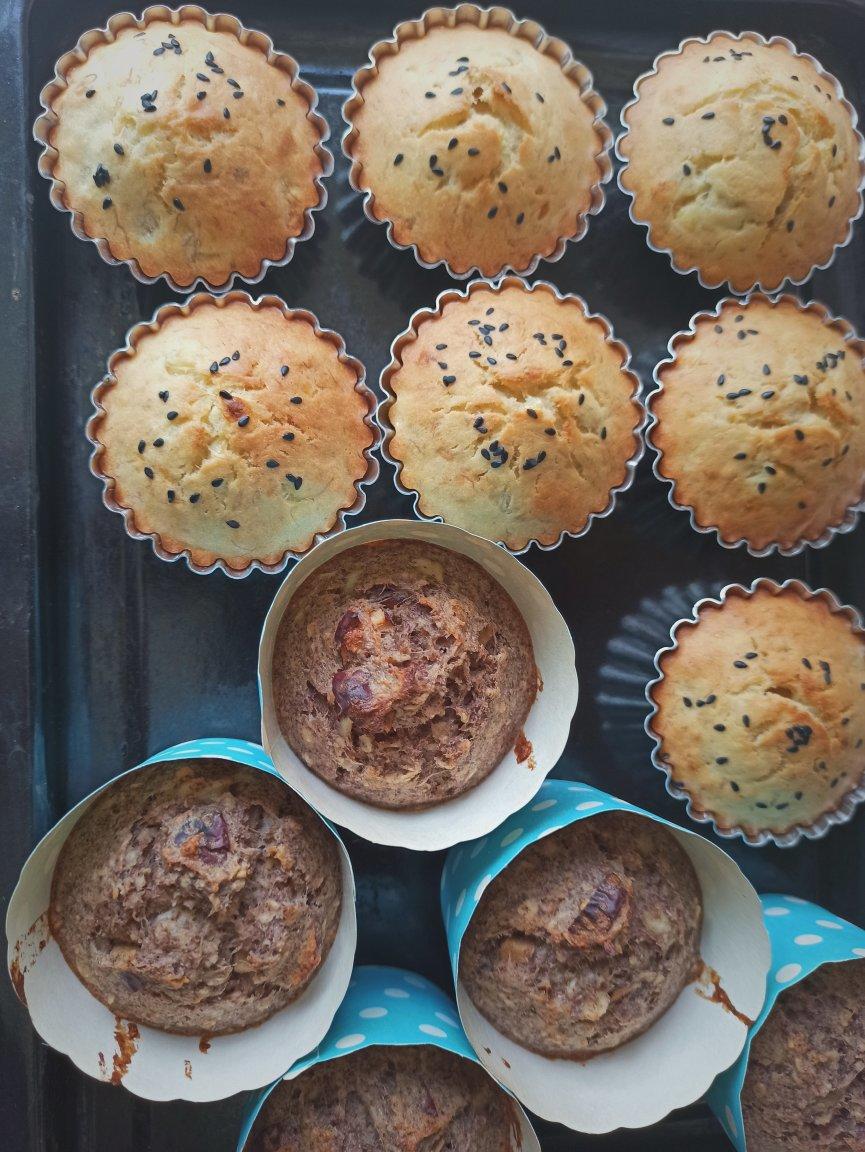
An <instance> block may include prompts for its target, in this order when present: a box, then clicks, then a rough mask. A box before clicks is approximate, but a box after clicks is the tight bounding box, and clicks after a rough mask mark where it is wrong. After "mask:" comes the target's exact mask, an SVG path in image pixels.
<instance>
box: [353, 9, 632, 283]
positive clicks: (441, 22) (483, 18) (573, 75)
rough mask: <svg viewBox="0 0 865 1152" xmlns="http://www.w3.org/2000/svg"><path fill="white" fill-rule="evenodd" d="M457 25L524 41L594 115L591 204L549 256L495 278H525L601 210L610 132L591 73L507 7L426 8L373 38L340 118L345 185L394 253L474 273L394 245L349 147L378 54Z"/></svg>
mask: <svg viewBox="0 0 865 1152" xmlns="http://www.w3.org/2000/svg"><path fill="white" fill-rule="evenodd" d="M457 24H473V25H475V27H477V28H481V29H483V28H498V29H500V30H502V31H504V32H507V33H508V34H509V35H511V36H517V37H519V38H520V39H522V40H528V42H529V43H530V44H532V45H533V46H534V47H535V48H536V49H537V50H538V51H539V52H542V53H543V54H544V55H546V56H551V57H552V58H553V59H554V60H555V61H556V63H558V64H559V66H560V67H561V69H562V71H563V72H564V73H565V75H566V76H567V77H568V78H569V79H570V80H573V81H574V82H575V83H576V84H577V85H578V87H579V89H580V96H581V98H582V100H583V103H584V104H586V105H588V107H589V108H590V109H591V110H592V112H593V113H594V122H593V126H594V129H595V131H596V132H597V133H598V135H599V136H600V137H601V141H602V143H601V150H600V152H598V153H597V154H596V156H595V160H596V161H597V164H598V167H599V169H600V177H599V178H598V180H597V181H596V182H595V183H594V184H593V185H592V187H591V202H590V204H589V207H588V208H587V209H586V210H585V211H584V212H581V213H580V214H579V215H578V217H577V220H576V227H575V229H574V231H573V233H571V235H570V236H562V237H559V239H558V241H557V243H556V245H555V247H554V248H553V249H552V250H551V251H550V252H549V253H542V252H539V253H536V254H535V255H534V256H533V257H532V258H531V260H530V261H529V263H528V264H527V265H526V266H525V267H524V268H513V267H512V266H511V265H510V264H505V265H504V266H503V267H502V268H500V269H499V272H498V273H497V275H502V274H503V273H506V272H509V271H513V272H515V273H516V274H517V275H519V276H531V275H532V273H533V272H534V271H535V270H536V268H537V266H538V264H539V263H540V262H541V260H548V261H549V262H550V263H554V262H555V261H557V260H561V258H562V256H564V254H565V251H566V249H567V245H568V242H569V241H570V242H573V243H576V242H577V241H578V240H582V238H583V237H584V236H585V234H586V232H587V230H588V227H589V220H588V218H589V217H590V216H597V214H598V213H599V212H600V211H601V209H602V208H603V206H604V200H605V196H604V185H605V184H607V183H609V181H610V180H611V179H612V175H613V163H612V160H611V157H610V154H611V152H612V148H613V133H612V131H611V130H610V127H609V125H608V124H607V123H606V121H605V120H604V117H605V116H606V114H607V105H606V103H605V102H604V100H603V98H602V97H601V96H600V94H599V93H598V92H597V91H596V90H595V88H594V78H593V76H592V74H591V72H590V71H589V70H588V68H586V66H585V65H584V64H582V63H581V62H580V61H579V60H577V59H576V57H575V56H574V54H573V52H572V51H571V49H570V48H569V47H568V45H567V44H566V43H565V42H564V41H563V40H559V39H558V38H556V37H553V36H550V35H548V33H547V32H546V30H545V29H544V28H543V27H542V26H541V25H540V24H539V23H538V22H537V21H536V20H519V19H518V18H517V17H516V15H515V14H514V13H513V12H512V11H511V10H510V8H503V7H499V6H496V7H492V8H480V7H478V6H477V5H475V4H460V5H458V6H457V7H456V8H428V9H427V10H426V11H425V12H424V14H423V15H422V16H421V17H420V19H419V20H404V21H402V22H401V23H399V24H397V25H396V26H395V27H394V29H393V32H392V33H391V36H390V39H388V40H379V41H378V42H377V43H375V44H373V45H372V47H371V48H370V50H369V64H367V65H364V67H362V68H360V69H358V71H357V72H355V74H354V76H353V77H352V82H351V90H352V94H351V96H349V98H348V99H347V100H346V102H345V103H344V104H343V106H342V119H343V122H344V124H345V126H346V130H345V132H344V133H343V137H342V150H343V153H344V154H345V156H346V159H347V160H348V161H349V163H350V164H351V168H350V171H349V176H348V181H349V184H350V185H351V187H352V188H353V189H354V191H355V192H360V193H362V194H363V211H364V215H365V216H366V218H367V219H368V220H370V221H372V223H373V224H384V225H386V229H387V239H388V243H389V244H390V245H391V246H392V247H393V248H396V249H398V250H399V251H406V250H407V249H410V250H411V252H412V253H413V255H414V258H415V260H416V261H417V262H418V264H420V266H421V268H438V267H440V266H443V267H444V268H445V269H446V270H447V272H448V274H449V275H450V276H452V277H453V278H454V279H455V280H468V279H470V278H471V277H473V276H476V275H478V274H479V273H480V269H479V268H477V267H471V268H469V269H468V270H467V271H465V272H455V271H454V269H453V268H451V266H450V264H449V263H448V261H447V259H446V258H445V257H442V258H441V259H440V260H433V261H428V260H424V259H423V258H422V257H421V255H420V252H419V251H418V246H417V244H416V243H411V244H400V243H399V241H397V240H396V239H395V238H394V234H393V221H392V220H390V219H381V218H379V217H378V216H376V215H375V213H374V207H375V194H374V193H373V190H372V189H371V188H367V187H366V186H365V185H364V184H363V182H362V165H361V164H360V161H359V160H357V159H355V158H354V156H353V155H352V148H353V145H354V142H355V140H356V139H357V137H358V131H357V129H356V128H355V126H354V122H353V119H352V117H353V116H354V114H355V113H356V112H357V110H358V108H359V107H360V106H361V105H362V104H363V95H362V89H363V88H364V87H365V85H366V84H368V83H369V81H370V80H372V79H373V78H374V77H375V76H377V75H378V62H379V60H380V59H381V58H382V57H384V56H394V55H396V54H397V53H398V52H399V50H400V47H401V46H402V44H403V43H404V42H405V41H407V40H416V39H420V38H421V37H423V36H426V34H427V33H428V32H429V31H430V29H431V28H440V27H447V28H453V27H455V26H456V25H457Z"/></svg>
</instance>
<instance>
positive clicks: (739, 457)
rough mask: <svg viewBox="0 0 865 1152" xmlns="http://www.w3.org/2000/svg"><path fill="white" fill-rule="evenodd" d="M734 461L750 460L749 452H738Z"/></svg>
mask: <svg viewBox="0 0 865 1152" xmlns="http://www.w3.org/2000/svg"><path fill="white" fill-rule="evenodd" d="M733 459H734V460H747V459H748V453H747V452H737V453H736V455H735V456H734V457H733Z"/></svg>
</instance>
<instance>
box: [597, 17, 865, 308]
mask: <svg viewBox="0 0 865 1152" xmlns="http://www.w3.org/2000/svg"><path fill="white" fill-rule="evenodd" d="M717 36H727V37H729V38H730V39H731V40H735V41H736V42H737V43H743V42H747V41H751V42H752V43H755V44H762V45H764V46H766V47H771V46H772V45H773V44H782V45H783V46H784V47H785V48H786V49H787V50H788V51H789V52H791V53H792V54H793V55H794V56H798V57H799V58H800V59H802V60H807V61H808V63H809V64H811V65H812V67H813V68H814V69H815V70H816V71H817V73H818V74H819V75H820V76H821V77H822V78H823V79H824V80H825V81H826V83H827V84H830V85H831V86H832V87H833V88H834V90H835V95H836V97H837V100H838V102H839V104H841V106H842V107H843V108H845V109H846V110H847V113H848V115H849V116H850V122H851V125H852V127H853V133H854V135H855V136H856V139H857V140H858V141H859V185H858V193H859V208H858V210H857V211H856V213H855V215H853V216H851V217H850V220H849V221H848V224H847V235H846V236H845V237H844V239H843V240H841V241H839V242H838V243H837V244H835V246H834V247H833V249H832V252H831V254H830V255H829V258H828V259H827V260H826V261H825V262H824V263H822V264H812V266H811V267H810V268H809V269H808V271H807V272H806V273H805V275H804V276H802V277H801V278H800V279H798V280H796V279H793V278H792V277H790V276H784V277H782V278H781V279H780V280H778V281H777V282H776V283H774V284H763V283H762V282H761V281H759V280H758V281H756V282H755V283H753V284H751V285H750V286H749V287H748V288H744V289H743V290H742V291H741V292H735V293H734V294H735V295H736V296H744V295H746V294H748V293H751V292H756V291H761V292H767V293H770V292H776V291H777V290H778V289H779V288H780V287H781V286H782V285H784V284H790V285H799V284H804V283H805V282H806V280H809V279H810V277H811V276H812V275H813V274H814V272H816V271H820V270H822V269H825V268H828V267H830V265H832V264H833V263H834V262H835V257H836V256H837V255H838V251H839V249H841V248H846V247H847V245H848V244H849V243H850V241H851V240H852V238H853V225H854V223H855V222H856V221H857V220H858V219H859V217H860V216H861V215H862V211H863V206H865V205H863V198H862V190H863V188H865V138H863V136H862V133H861V132H860V131H859V130H858V128H857V124H858V123H859V117H858V115H857V113H856V109H855V108H854V107H853V105H852V104H851V103H850V101H849V100H848V99H847V98H846V96H845V95H844V90H843V88H842V87H841V83H840V81H839V80H837V79H836V77H835V76H833V75H832V73H831V72H827V71H826V69H825V68H824V67H823V65H822V64H821V63H820V61H819V60H817V59H816V58H815V57H814V56H811V55H810V53H808V52H800V51H799V50H798V48H797V47H796V45H795V44H794V43H793V42H792V40H788V39H787V37H786V36H772V37H770V38H768V39H767V38H766V37H765V36H762V35H761V34H760V33H759V32H738V33H737V32H727V31H725V30H724V29H722V28H716V29H715V30H714V31H713V32H709V33H708V35H706V36H689V37H687V38H686V39H685V40H682V42H681V43H680V44H679V47H678V48H671V49H669V50H668V51H667V52H661V53H660V55H658V56H656V57H655V60H654V62H653V64H652V67H651V68H650V69H649V70H648V71H647V72H643V73H642V74H641V75H640V76H638V77H637V79H636V80H635V81H634V88H633V92H634V97H633V99H632V100H629V101H628V102H627V104H625V106H624V107H623V108H622V114H621V124H622V131H621V132H620V133H619V136H618V138H617V139H616V146H615V155H616V158H617V159H618V160H619V161H620V162H621V167H620V168H619V173H618V176H617V178H616V183H617V184H618V186H619V189H620V190H621V191H622V192H624V194H625V195H626V196H627V197H628V199H629V201H630V203H629V204H628V215H629V217H630V218H631V220H632V221H633V222H634V224H638V225H640V226H641V227H643V228H645V229H646V244H647V246H648V247H649V248H650V249H651V250H652V251H653V252H660V253H663V254H664V255H666V256H668V257H669V260H670V266H671V268H672V269H673V271H674V272H678V274H679V275H680V276H688V275H690V274H691V273H692V272H696V274H697V280H698V282H699V284H700V286H701V287H702V288H708V289H715V288H720V287H722V286H725V287H727V288H728V289H729V290H730V291H731V292H732V291H733V289H732V287H731V285H730V284H729V282H728V281H727V280H725V279H723V278H721V279H718V280H707V279H706V278H705V277H704V276H703V273H702V271H701V270H700V269H699V268H698V267H697V265H696V264H692V265H689V266H687V267H685V266H683V265H681V264H678V263H677V262H676V257H675V255H674V254H673V250H672V248H664V247H663V246H661V245H659V244H656V243H655V242H654V241H653V240H652V225H651V222H650V221H649V220H643V219H641V218H640V217H638V216H637V215H636V212H635V209H634V193H633V192H631V191H630V190H629V189H628V188H626V187H625V186H624V184H623V183H622V176H623V175H624V172H625V169H626V168H627V167H628V157H627V156H625V155H623V154H622V150H621V146H622V141H623V140H624V139H625V137H626V136H627V135H628V134H629V132H630V127H629V125H628V111H629V109H630V108H632V107H633V106H634V104H636V103H637V101H638V100H639V99H640V86H641V85H642V83H643V81H644V80H647V79H648V78H649V77H650V76H654V75H655V74H656V73H657V72H658V71H659V66H660V64H661V62H662V61H663V60H665V59H667V58H668V57H671V56H678V55H679V54H680V53H681V52H682V51H683V50H684V49H685V48H687V47H688V46H689V45H690V44H705V45H706V46H708V45H710V44H711V43H712V41H713V40H714V39H715V37H717Z"/></svg>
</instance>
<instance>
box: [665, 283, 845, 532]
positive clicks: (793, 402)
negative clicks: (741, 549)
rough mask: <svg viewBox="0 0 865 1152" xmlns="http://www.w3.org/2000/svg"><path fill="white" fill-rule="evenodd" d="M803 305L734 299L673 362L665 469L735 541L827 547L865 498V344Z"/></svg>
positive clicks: (697, 514) (701, 324)
mask: <svg viewBox="0 0 865 1152" xmlns="http://www.w3.org/2000/svg"><path fill="white" fill-rule="evenodd" d="M847 335H848V329H847V328H846V326H845V324H844V323H843V322H840V321H836V322H830V321H829V320H827V319H826V317H825V316H824V315H822V314H821V312H820V311H818V310H817V309H816V308H814V309H813V310H812V309H809V310H803V309H802V307H801V306H800V305H799V304H797V302H796V301H795V300H793V298H792V297H789V296H788V297H781V298H780V299H779V300H777V301H773V300H772V299H770V298H769V297H767V296H762V295H756V296H753V297H752V298H751V299H750V300H748V301H742V300H728V301H726V302H725V303H724V304H723V305H722V306H721V307H720V309H719V310H718V312H717V314H703V315H701V316H700V317H699V319H698V320H697V322H696V325H695V331H694V335H693V337H692V338H691V337H689V336H685V337H684V338H683V339H681V340H680V341H678V342H677V343H676V345H675V346H674V349H673V351H674V355H675V359H674V360H673V361H672V362H670V361H665V362H663V363H662V364H661V365H660V366H659V369H658V379H659V380H660V382H661V384H662V385H663V391H662V392H660V393H657V394H656V395H655V397H654V398H653V399H652V400H651V401H650V404H651V407H652V410H653V412H654V414H655V416H656V418H657V420H658V423H657V425H656V427H655V428H654V429H653V430H652V441H653V443H654V445H655V447H656V448H657V449H658V451H659V452H661V453H662V456H661V459H660V460H659V463H658V471H659V472H660V474H661V475H662V476H664V477H666V478H667V479H669V480H672V481H673V482H674V483H675V489H674V496H675V499H676V501H677V502H678V503H680V504H683V505H686V506H688V507H690V508H692V509H693V511H694V518H695V521H696V523H697V524H698V525H699V526H700V527H710V528H711V527H714V528H717V530H718V533H719V535H720V537H721V539H722V540H723V541H724V542H725V543H729V544H736V543H739V542H740V541H742V540H745V541H746V542H747V543H748V544H749V545H750V546H751V547H752V548H754V549H755V550H757V551H759V550H761V549H765V548H768V547H770V546H771V545H773V544H776V545H779V546H780V547H782V548H791V547H793V546H794V545H796V544H797V543H799V542H801V541H816V540H818V539H820V537H821V536H823V535H824V534H825V532H826V529H827V528H830V527H838V526H839V525H840V524H841V523H842V521H843V520H844V518H845V515H846V513H847V511H848V509H850V508H851V507H853V506H855V505H856V504H858V503H859V501H860V500H861V499H862V497H863V492H865V419H863V413H865V367H863V362H862V356H863V349H865V346H863V345H862V344H861V343H860V342H859V341H858V340H855V341H848V340H847Z"/></svg>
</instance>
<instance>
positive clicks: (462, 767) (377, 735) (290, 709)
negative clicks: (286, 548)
mask: <svg viewBox="0 0 865 1152" xmlns="http://www.w3.org/2000/svg"><path fill="white" fill-rule="evenodd" d="M272 676H273V698H274V706H275V709H276V715H277V719H278V722H279V726H280V728H281V730H282V733H283V735H284V736H285V739H286V740H287V741H288V743H289V745H290V746H291V747H292V749H293V750H294V752H295V753H296V754H297V755H298V756H300V758H301V759H302V760H303V761H304V763H305V764H306V765H307V767H308V768H310V770H311V771H313V772H315V774H316V775H317V776H320V777H321V778H322V779H324V780H326V781H327V782H328V783H329V784H331V785H332V786H333V787H334V788H336V789H337V790H338V791H340V792H343V793H345V794H347V795H349V796H353V797H354V798H356V799H358V800H362V801H365V802H367V803H370V804H374V805H377V806H379V807H382V808H422V807H427V806H429V805H432V804H437V803H441V802H442V801H444V800H449V799H451V798H452V797H454V796H458V795H460V794H461V793H463V792H465V791H467V790H468V789H469V788H472V787H474V785H476V784H478V783H479V782H480V781H481V780H483V779H484V777H486V776H488V775H489V773H490V772H492V770H493V769H494V768H495V767H496V765H497V764H498V763H499V761H500V760H501V759H502V758H503V757H504V756H505V755H506V754H507V753H508V752H509V751H510V750H511V749H513V748H514V746H515V743H516V741H517V738H518V736H519V734H520V730H521V728H522V726H523V724H524V722H525V719H526V716H527V715H528V713H529V709H530V707H531V705H532V702H533V701H534V698H535V694H536V691H537V686H538V674H537V670H536V668H535V663H534V654H533V649H532V641H531V637H530V635H529V631H528V628H527V627H526V624H525V621H524V620H523V618H522V616H521V615H520V613H519V610H518V609H517V607H516V605H515V604H514V602H513V601H512V600H511V598H510V596H508V594H507V593H506V592H505V590H504V589H503V588H502V587H501V585H500V584H498V583H497V582H496V581H495V580H493V579H492V577H491V576H489V575H488V574H487V573H486V572H485V571H484V570H483V568H481V567H480V566H479V565H477V564H475V563H474V562H473V561H471V560H468V559H467V558H466V557H464V556H461V555H459V554H458V553H456V552H451V551H449V550H448V549H445V548H438V547H436V546H434V545H431V544H426V543H422V542H420V541H410V540H391V541H385V542H380V543H368V544H362V545H360V546H357V547H355V548H350V549H348V550H346V551H345V552H342V553H340V554H339V555H337V556H334V557H333V558H332V559H330V560H328V561H326V562H325V563H324V564H322V565H321V567H320V568H317V569H316V570H315V571H313V572H312V573H311V574H310V575H309V576H307V578H306V579H305V580H304V582H303V583H302V584H301V585H300V587H299V588H298V589H297V591H296V592H295V593H294V595H293V597H292V599H291V601H290V603H289V605H288V607H287V609H286V612H285V615H284V616H283V618H282V620H281V622H280V625H279V628H278V631H277V636H276V641H275V645H274V653H273V665H272Z"/></svg>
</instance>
